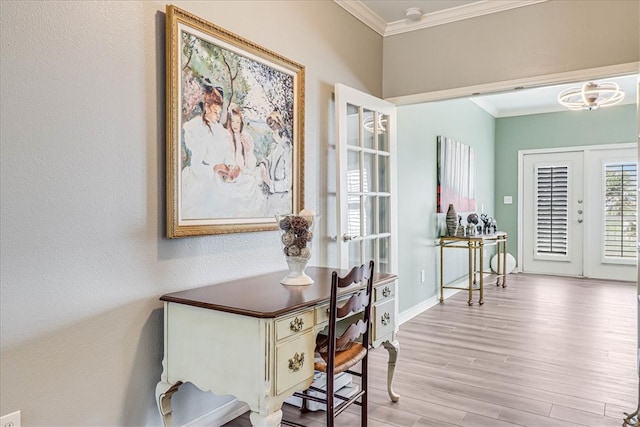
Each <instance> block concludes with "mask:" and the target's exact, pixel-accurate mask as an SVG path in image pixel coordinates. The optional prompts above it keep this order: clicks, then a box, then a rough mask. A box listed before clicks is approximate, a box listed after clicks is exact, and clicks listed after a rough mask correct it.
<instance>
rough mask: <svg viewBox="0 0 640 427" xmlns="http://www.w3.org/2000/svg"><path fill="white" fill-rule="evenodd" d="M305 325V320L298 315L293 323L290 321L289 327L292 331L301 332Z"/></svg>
mask: <svg viewBox="0 0 640 427" xmlns="http://www.w3.org/2000/svg"><path fill="white" fill-rule="evenodd" d="M303 327H304V320H302V319H300V318H298V317H296V318H295V319H293V320H292V321H291V323H289V329H291V331H292V332H300V331H301V330H302V328H303Z"/></svg>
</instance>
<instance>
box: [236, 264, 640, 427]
mask: <svg viewBox="0 0 640 427" xmlns="http://www.w3.org/2000/svg"><path fill="white" fill-rule="evenodd" d="M466 300H467V294H466V293H465V292H459V293H458V294H456V295H454V296H452V297H450V298H449V299H447V300H446V301H445V302H444V303H443V304H438V305H436V306H435V307H432V308H431V309H429V310H427V311H426V312H424V313H422V314H420V315H419V316H416V317H415V318H413V319H411V320H410V321H408V322H406V323H404V324H403V325H401V326H400V332H399V335H398V338H399V341H400V353H399V357H398V364H397V368H396V374H395V378H394V389H395V391H396V392H397V393H398V394H400V396H401V398H400V400H399V401H398V402H396V403H393V402H391V401H390V400H389V398H388V395H387V392H386V363H387V353H386V350H384V349H382V348H380V349H376V350H374V351H373V352H372V353H371V357H370V369H371V371H370V372H371V373H370V392H369V393H370V396H369V402H370V404H369V405H370V407H369V425H370V426H372V427H387V426H407V427H409V426H413V427H425V426H430V427H444V426H447V427H452V426H464V427H470V426H477V427H515V426H526V427H549V426H558V427H576V426H590V427H609V426H611V427H613V426H616V427H620V426H621V425H622V421H623V419H624V417H625V415H624V412H627V413H629V412H633V411H634V410H635V409H636V407H637V405H638V370H637V365H636V363H637V362H636V351H637V350H636V349H637V335H636V329H637V326H636V325H637V323H636V322H637V320H636V285H635V283H629V282H615V281H612V282H604V281H597V280H589V279H577V278H560V277H553V276H539V275H526V274H511V275H509V277H508V287H507V288H501V287H496V286H495V285H493V284H492V283H491V282H489V284H488V285H486V286H485V304H484V305H482V306H480V305H478V304H477V303H476V304H475V305H473V306H471V307H469V306H468V305H467V303H466ZM283 411H284V412H285V418H287V419H291V420H294V421H297V422H301V423H303V424H304V425H307V426H310V427H317V426H321V425H324V423H323V418H322V417H323V415H324V413H323V412H318V413H310V414H304V415H301V414H300V413H299V411H298V410H297V409H296V408H293V407H291V406H289V405H284V408H283ZM358 411H359V408H358V407H354V408H353V409H351V408H350V409H349V410H348V411H347V412H345V413H343V414H342V415H340V416H339V417H338V419H337V425H338V426H356V425H359V422H358V416H357V415H358ZM249 425H250V423H249V421H248V416H247V414H245V415H243V416H241V417H239V418H238V419H236V420H234V421H231V422H230V423H227V424H226V426H227V427H244V426H249Z"/></svg>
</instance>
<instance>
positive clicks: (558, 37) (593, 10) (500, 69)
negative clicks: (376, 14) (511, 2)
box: [384, 0, 640, 98]
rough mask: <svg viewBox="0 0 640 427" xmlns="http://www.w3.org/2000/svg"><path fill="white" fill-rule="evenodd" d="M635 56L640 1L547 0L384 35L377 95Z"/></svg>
mask: <svg viewBox="0 0 640 427" xmlns="http://www.w3.org/2000/svg"><path fill="white" fill-rule="evenodd" d="M639 60H640V2H638V1H628V0H552V1H547V2H544V3H537V4H534V5H531V6H526V7H521V8H518V9H512V10H508V11H505V12H501V13H496V14H491V15H485V16H481V17H478V18H473V19H467V20H463V21H459V22H454V23H451V24H448V25H440V26H436V27H431V28H427V29H424V30H420V31H414V32H410V33H403V34H399V35H395V36H391V37H385V39H384V97H385V98H391V97H399V96H403V95H415V94H421V93H427V92H434V91H439V90H445V89H452V88H460V87H467V86H475V85H482V84H488V83H495V82H504V81H509V80H515V79H521V78H526V77H537V76H543V75H548V74H554V73H563V72H568V71H576V70H584V69H590V68H597V67H602V66H607V65H617V64H626V63H631V62H636V61H639ZM469 95H470V94H469Z"/></svg>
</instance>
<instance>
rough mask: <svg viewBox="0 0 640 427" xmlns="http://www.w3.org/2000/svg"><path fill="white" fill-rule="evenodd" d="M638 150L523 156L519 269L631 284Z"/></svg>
mask: <svg viewBox="0 0 640 427" xmlns="http://www.w3.org/2000/svg"><path fill="white" fill-rule="evenodd" d="M637 168H638V163H637V148H636V146H635V144H616V145H615V146H598V147H595V148H588V149H579V150H577V151H567V152H550V153H533V154H525V155H524V156H523V161H522V177H523V180H522V182H523V187H522V192H521V194H522V206H523V210H522V224H523V225H522V228H521V230H522V239H523V242H522V246H521V247H522V257H521V258H522V271H523V272H529V273H542V274H557V275H570V276H585V277H592V278H602V279H605V278H606V279H614V280H629V281H634V280H636V275H637V267H636V266H637V254H636V239H637V231H636V225H637V188H638V179H637Z"/></svg>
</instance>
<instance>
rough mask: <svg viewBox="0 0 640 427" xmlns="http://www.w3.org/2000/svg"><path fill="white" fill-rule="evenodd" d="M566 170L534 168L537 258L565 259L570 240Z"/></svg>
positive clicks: (566, 168)
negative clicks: (539, 256) (538, 256)
mask: <svg viewBox="0 0 640 427" xmlns="http://www.w3.org/2000/svg"><path fill="white" fill-rule="evenodd" d="M568 201H569V167H568V166H567V165H560V166H538V167H537V168H536V213H535V215H536V217H535V218H536V228H535V230H536V240H535V242H536V254H537V255H542V256H545V257H546V256H550V257H558V256H560V257H566V256H567V255H568V254H567V249H568V243H569V241H568V238H569V234H568V231H569V209H568Z"/></svg>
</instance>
